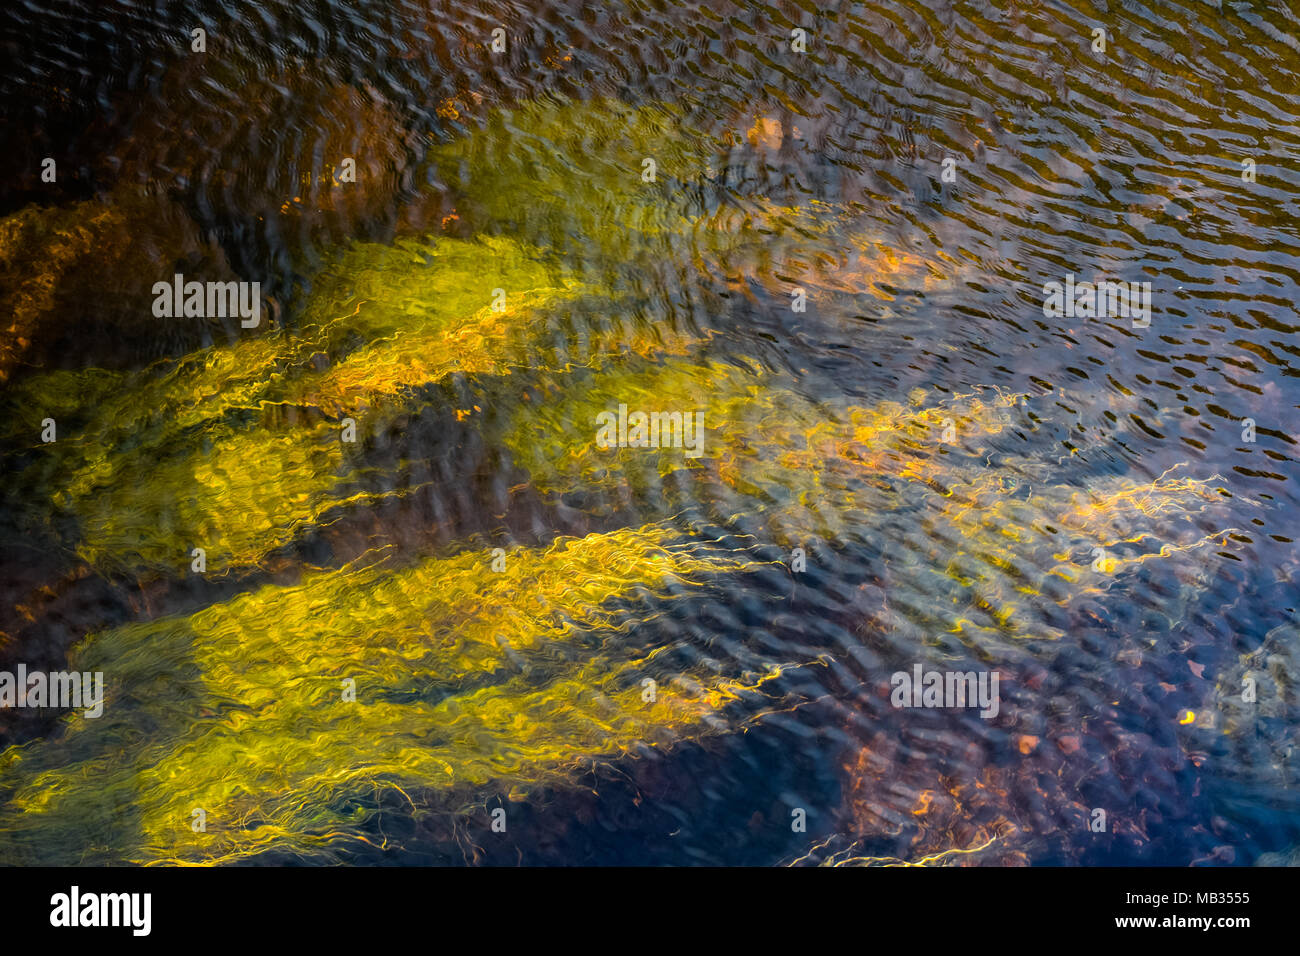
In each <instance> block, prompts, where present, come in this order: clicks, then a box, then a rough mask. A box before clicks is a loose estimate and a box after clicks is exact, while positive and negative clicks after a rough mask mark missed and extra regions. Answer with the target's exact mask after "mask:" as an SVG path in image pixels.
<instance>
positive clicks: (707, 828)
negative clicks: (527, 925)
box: [0, 2, 1300, 865]
mask: <svg viewBox="0 0 1300 956" xmlns="http://www.w3.org/2000/svg"><path fill="white" fill-rule="evenodd" d="M0 16H3V34H0V43H2V44H3V49H4V56H3V58H0V63H2V64H3V66H0V103H3V104H4V105H3V106H2V107H0V122H2V123H3V127H2V129H3V137H4V142H5V145H6V149H5V150H4V151H3V153H2V154H0V213H3V215H4V217H5V218H4V219H3V221H2V222H0V301H3V309H4V318H5V321H6V322H7V323H8V327H7V331H6V333H5V336H4V339H3V342H2V343H0V377H2V378H3V391H0V403H2V404H3V412H2V414H3V419H2V420H3V426H2V427H3V431H4V438H5V441H4V459H5V460H4V471H5V476H6V481H5V487H4V511H3V518H4V522H3V532H2V537H0V544H2V549H0V562H2V564H3V572H2V573H0V581H2V582H3V587H4V592H3V593H4V599H3V602H0V611H2V612H3V617H2V618H0V669H5V670H10V671H12V670H14V669H15V668H16V667H17V665H18V664H19V663H24V664H25V665H26V666H27V667H28V668H29V669H32V670H49V671H59V670H64V669H67V668H69V667H72V666H75V667H77V668H78V669H80V670H84V671H102V672H103V674H104V677H105V683H106V687H107V695H106V701H105V706H104V713H103V715H102V716H101V717H98V718H86V717H85V716H84V715H81V714H80V712H67V711H63V710H54V709H47V710H43V711H42V710H34V709H31V708H27V709H15V708H7V709H0V743H3V744H4V745H5V746H6V747H7V749H6V750H5V751H4V752H3V754H2V755H0V799H3V806H2V807H0V860H3V861H4V862H24V863H30V862H50V863H69V862H70V863H77V862H114V861H139V862H157V861H186V862H205V861H215V862H246V861H250V860H251V861H255V862H291V861H292V862H328V861H331V860H338V859H342V860H347V861H352V862H378V861H393V862H400V863H432V862H447V863H460V862H464V861H468V862H485V863H502V864H515V863H518V862H524V863H673V864H690V863H732V864H760V865H770V864H787V863H799V864H801V865H802V864H808V863H873V862H897V861H907V862H924V863H930V864H949V863H976V864H980V863H984V864H987V863H1030V864H1056V863H1134V862H1147V863H1160V864H1175V865H1186V864H1189V863H1195V864H1249V863H1255V862H1260V861H1263V862H1274V861H1277V860H1282V859H1292V860H1294V859H1295V853H1296V851H1295V849H1294V848H1295V846H1296V844H1297V842H1298V841H1300V833H1298V832H1297V830H1298V827H1297V823H1296V821H1297V820H1298V819H1300V816H1297V813H1296V811H1297V810H1300V802H1298V800H1297V792H1298V791H1297V785H1298V784H1300V778H1298V774H1300V769H1298V768H1297V756H1296V749H1295V748H1296V744H1297V741H1296V727H1297V718H1300V702H1298V701H1297V698H1296V680H1297V669H1296V665H1297V655H1298V654H1300V624H1298V623H1297V620H1296V603H1297V597H1296V595H1297V588H1296V583H1295V581H1296V574H1297V561H1296V553H1295V544H1294V540H1293V538H1294V537H1295V534H1294V528H1295V526H1296V525H1295V521H1294V518H1293V515H1294V509H1295V506H1296V504H1297V495H1296V490H1295V448H1296V444H1297V441H1300V424H1298V423H1297V408H1300V388H1298V387H1297V384H1296V379H1297V375H1298V374H1300V372H1298V371H1297V366H1298V363H1297V361H1296V356H1297V354H1300V351H1298V350H1300V338H1297V337H1296V336H1295V334H1294V333H1295V331H1296V318H1297V311H1296V307H1295V302H1296V291H1297V288H1296V287H1297V278H1298V277H1300V271H1298V262H1297V258H1296V252H1297V247H1298V245H1300V243H1298V242H1297V239H1296V235H1295V232H1296V230H1295V223H1296V221H1297V212H1298V211H1300V210H1298V206H1297V199H1296V194H1297V190H1296V187H1297V186H1298V185H1300V173H1297V172H1296V170H1295V160H1296V157H1297V147H1298V146H1300V127H1297V125H1296V120H1295V117H1296V115H1297V107H1298V106H1300V102H1298V101H1300V92H1298V91H1297V63H1298V62H1300V59H1298V57H1297V51H1298V48H1297V42H1298V41H1297V39H1296V37H1295V34H1296V33H1297V29H1296V28H1297V17H1296V14H1295V13H1294V11H1293V10H1292V9H1290V8H1289V7H1288V6H1287V5H1286V4H1283V3H1281V2H1240V3H1221V4H1214V3H1192V2H1184V3H1181V4H1178V3H1164V4H1143V3H1124V4H1099V5H1090V4H1082V3H1080V4H1074V5H1071V4H1065V3H1037V2H1030V3H1010V2H1008V3H1002V4H990V3H959V4H946V3H945V4H937V3H925V4H922V3H885V4H866V5H864V4H832V5H827V6H825V7H819V8H817V9H815V10H814V9H812V8H809V7H805V6H801V5H793V4H792V5H763V4H753V3H746V4H733V3H716V2H704V3H697V4H674V3H666V2H665V3H639V2H638V3H627V4H607V5H602V6H601V7H599V8H598V9H595V8H591V7H590V6H587V5H581V4H566V3H548V4H546V5H545V6H544V8H543V9H540V10H535V9H530V8H529V7H528V5H524V4H510V3H453V4H416V3H387V4H384V3H366V4H361V5H357V4H334V3H328V2H317V3H310V4H292V5H290V4H280V3H263V4H259V5H257V6H256V7H254V6H251V5H245V4H240V5H234V4H230V5H228V6H223V5H221V4H217V3H200V4H195V5H193V6H192V8H191V9H190V11H188V12H184V11H179V10H174V11H169V12H166V13H164V12H160V11H158V10H155V9H153V8H150V7H146V6H144V5H133V4H129V3H115V4H111V5H108V6H103V7H101V6H98V5H97V6H94V7H93V8H92V7H90V6H88V5H87V6H83V5H80V4H75V3H60V4H51V5H49V6H48V7H44V8H43V7H41V6H40V5H38V4H36V3H27V4H24V5H15V6H13V7H11V8H10V9H7V10H6V11H5V12H4V14H3V15H0ZM498 27H500V28H502V29H504V31H505V34H504V36H505V50H504V51H503V52H494V51H493V50H492V48H491V46H492V43H493V30H494V29H497V28H498ZM194 28H202V29H203V30H205V31H206V36H205V41H206V50H205V51H204V52H201V53H200V52H193V51H192V50H191V34H190V31H191V30H192V29H194ZM796 28H798V29H801V30H803V31H805V32H806V43H803V42H799V41H798V40H797V39H795V38H792V30H794V29H796ZM1094 28H1101V29H1103V30H1104V31H1105V41H1106V42H1105V50H1104V51H1102V50H1099V49H1097V46H1098V44H1097V42H1096V39H1095V36H1096V35H1095V34H1094ZM800 46H803V47H804V49H803V50H799V49H797V48H798V47H800ZM46 157H52V158H53V159H54V160H55V162H56V164H57V165H56V169H57V179H56V181H55V182H45V181H43V179H42V175H41V173H42V160H44V159H45V158H46ZM345 158H351V159H353V160H355V170H356V176H355V182H352V181H348V177H347V176H346V175H345V174H344V172H343V170H344V164H343V160H344V159H345ZM646 160H652V161H653V169H648V168H647V165H646ZM945 160H955V163H948V164H946V165H945ZM1246 160H1250V161H1252V162H1253V167H1252V168H1251V169H1248V168H1247V166H1248V165H1249V164H1247V163H1245V162H1244V161H1246ZM946 170H950V171H951V174H950V175H945V172H946ZM175 273H183V274H184V275H185V277H186V278H187V279H191V280H198V281H226V280H242V281H247V282H254V281H255V282H258V283H260V292H261V295H262V296H264V297H265V313H264V316H263V319H264V320H263V321H262V322H261V323H260V324H259V325H258V327H256V328H253V329H248V328H242V327H241V325H240V322H239V320H238V319H237V318H208V317H203V316H192V317H188V318H186V317H178V318H160V317H157V316H156V314H155V312H154V310H153V305H154V298H155V297H154V294H153V291H152V290H153V286H154V283H156V282H158V281H170V280H171V277H172V276H173V275H174V274H175ZM1067 276H1075V277H1077V278H1078V280H1079V281H1084V280H1085V279H1087V280H1091V279H1093V278H1094V277H1096V278H1108V279H1115V280H1124V281H1129V282H1147V283H1150V324H1149V326H1146V327H1139V326H1140V323H1134V322H1132V321H1130V320H1129V319H1128V318H1126V317H1101V318H1095V317H1083V316H1080V317H1066V316H1048V315H1047V314H1045V311H1044V307H1043V306H1044V299H1045V284H1047V283H1051V282H1058V283H1064V282H1066V278H1067ZM620 405H626V406H627V408H628V409H629V410H631V411H633V412H635V411H637V410H642V411H646V412H682V413H687V414H689V413H691V412H699V413H700V414H701V415H702V416H703V426H704V428H703V432H702V445H701V446H700V447H699V448H698V449H697V451H698V456H696V455H695V454H694V453H693V452H692V450H691V449H690V448H689V447H687V448H659V449H654V448H603V447H600V444H599V442H598V434H597V430H598V422H599V421H600V420H599V419H598V417H597V416H599V415H600V414H601V413H602V412H612V413H615V415H616V414H617V410H618V408H619V406H620ZM47 419H52V420H53V421H54V423H55V428H56V433H57V438H56V440H55V441H52V442H49V441H44V440H42V439H43V437H44V433H45V429H46V421H47ZM1244 419H1250V420H1251V423H1252V425H1251V426H1249V427H1248V426H1246V425H1244V424H1243V420H1244ZM349 421H350V422H352V423H353V425H354V426H355V429H356V441H355V442H354V443H353V442H348V441H346V440H342V436H343V435H344V434H345V431H346V429H347V427H348V422H349ZM1251 428H1253V434H1251ZM687 445H689V441H688V442H687ZM194 548H202V549H203V550H204V565H203V570H201V571H199V570H196V569H195V568H196V565H195V564H194V560H195V558H194V553H193V549H194ZM498 549H499V550H498ZM1098 549H1100V550H1098ZM918 664H919V665H922V666H923V668H925V669H926V670H936V669H937V670H941V671H957V672H967V671H975V672H981V673H984V674H986V675H987V674H989V673H992V672H996V673H997V675H998V676H999V681H1000V682H999V687H1000V692H999V696H1000V707H999V712H998V714H997V715H996V716H994V717H992V718H991V719H982V718H981V717H980V716H979V715H978V713H977V712H976V711H975V710H973V709H955V708H898V707H895V706H894V704H893V703H892V702H891V676H892V675H894V674H895V673H897V672H900V671H903V672H908V673H910V672H911V671H912V668H913V667H914V666H915V665H918ZM348 681H351V682H353V687H354V689H355V694H356V700H355V702H353V701H351V700H348V699H347V692H346V690H344V689H343V688H345V687H346V682H348ZM1247 686H1251V687H1253V688H1254V689H1255V695H1256V699H1255V700H1254V701H1253V702H1252V701H1244V700H1243V699H1242V692H1243V688H1244V687H1247ZM196 809H202V810H203V811H204V814H205V820H206V823H205V827H206V828H202V827H200V828H197V829H196V827H197V826H198V825H197V823H196V822H195V817H194V811H195V810H196ZM500 810H504V811H505V815H504V818H502V817H501V816H500V814H499V813H497V812H496V811H500ZM801 811H802V812H801ZM1099 811H1101V812H1102V814H1103V816H1104V825H1103V826H1102V827H1099V826H1098V821H1099V820H1101V819H1102V817H1099V815H1098V814H1099ZM501 819H504V820H506V821H507V824H506V829H505V832H496V831H494V830H493V823H494V822H498V823H499V822H500V820H501ZM800 823H804V824H805V825H804V826H802V827H800V826H799V825H798V824H800Z"/></svg>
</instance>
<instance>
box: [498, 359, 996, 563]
mask: <svg viewBox="0 0 1300 956" xmlns="http://www.w3.org/2000/svg"><path fill="white" fill-rule="evenodd" d="M1021 401H1022V399H1021V397H1019V396H1015V395H1005V394H1003V393H1000V392H997V391H996V390H986V392H985V393H983V394H971V395H965V396H956V397H953V398H950V399H949V401H948V402H947V403H946V404H941V403H935V404H932V405H929V406H927V405H926V404H925V397H924V394H923V393H917V394H916V395H913V396H911V397H910V399H909V402H908V403H900V402H894V401H885V402H880V403H878V404H876V405H874V406H863V405H856V404H850V403H846V402H843V401H839V402H835V403H830V402H816V401H812V400H809V399H808V398H806V397H804V396H802V395H800V394H799V393H798V392H797V391H796V390H795V389H794V387H793V386H792V385H791V384H790V383H789V382H788V381H786V380H784V379H782V378H781V377H780V376H778V375H776V374H774V373H770V372H767V371H764V370H762V369H759V368H752V367H740V366H735V365H728V364H724V363H720V362H716V361H711V360H708V359H707V358H704V357H688V358H684V359H677V358H670V359H666V360H663V361H660V362H653V361H637V360H635V359H629V360H626V361H622V362H609V363H606V365H605V366H604V367H603V368H601V369H600V370H599V371H598V372H595V373H593V374H590V375H586V376H573V377H569V378H566V379H564V380H563V381H560V382H556V383H553V384H552V385H551V386H550V387H546V386H543V387H540V388H539V389H538V390H537V394H536V395H535V396H534V397H533V400H532V401H530V402H529V403H528V404H527V405H523V404H520V405H518V406H517V407H516V411H515V414H514V416H513V420H512V421H511V423H510V424H509V425H508V426H507V428H506V429H505V430H504V432H503V434H502V435H501V438H500V441H501V443H502V444H503V445H504V446H505V447H506V448H508V449H509V450H510V452H511V453H512V456H513V460H514V462H515V464H517V465H519V466H520V467H522V468H523V469H524V470H525V471H527V472H528V474H529V478H530V481H531V482H532V484H533V485H534V486H535V487H537V488H538V489H540V490H543V491H548V492H553V493H559V494H563V493H567V492H575V491H590V490H603V491H606V492H608V493H610V494H614V495H617V494H621V493H622V492H623V490H625V489H630V490H632V491H633V492H635V493H637V494H640V495H642V496H643V497H645V498H647V499H660V498H663V497H664V496H665V495H668V496H669V499H670V505H669V506H670V507H674V506H679V505H684V504H685V503H686V502H685V500H684V499H683V500H680V501H678V500H676V499H672V497H671V494H670V491H671V489H669V487H668V484H667V483H666V482H665V480H664V479H665V478H666V476H668V475H670V474H672V473H674V472H688V473H696V474H697V475H698V476H700V477H701V480H707V481H709V482H711V483H712V484H713V485H715V486H720V487H721V488H722V489H725V490H726V494H728V495H729V496H741V497H743V498H744V499H745V500H746V502H747V503H748V505H747V506H748V507H749V508H757V509H758V510H759V511H760V512H762V513H764V514H768V515H770V516H772V518H773V521H774V523H773V525H772V527H771V529H770V530H772V531H773V532H774V533H776V531H777V528H778V527H780V526H782V525H788V526H789V527H788V528H787V532H788V533H781V534H778V537H779V538H780V539H781V540H783V541H785V540H788V538H789V535H797V534H804V535H818V536H821V537H824V538H827V539H838V538H840V537H842V535H843V534H844V533H846V531H848V530H849V528H848V527H847V526H846V521H845V520H844V519H846V518H848V516H849V515H850V514H852V515H853V517H852V519H851V520H853V521H856V520H858V516H857V512H859V511H861V510H863V509H866V508H868V507H873V506H875V504H881V505H885V504H887V502H886V501H884V500H883V499H882V500H880V501H878V502H875V501H873V500H872V499H871V498H870V497H869V493H870V482H872V481H873V480H875V479H877V478H879V477H881V476H896V477H911V478H924V477H925V476H926V475H928V474H929V473H931V472H934V473H940V474H941V473H943V471H944V468H945V465H944V463H943V460H942V458H941V456H942V455H943V454H944V448H945V445H944V437H945V434H946V432H947V429H949V428H951V429H953V439H952V440H953V446H952V447H953V448H954V449H956V448H962V449H964V450H965V451H966V452H967V453H970V454H974V453H976V452H977V451H978V450H979V448H981V447H982V445H981V442H982V441H983V440H984V439H986V438H987V437H989V436H991V435H996V434H998V433H999V432H1001V431H1002V430H1003V429H1004V428H1006V427H1007V426H1008V424H1009V423H1010V422H1011V421H1013V415H1014V412H1015V410H1016V409H1017V408H1018V407H1019V405H1020V403H1021ZM620 406H623V407H624V408H625V409H626V411H627V416H628V417H629V420H630V417H631V416H632V415H634V414H638V413H639V414H644V415H646V416H647V417H648V418H649V419H650V425H651V426H655V427H654V431H656V432H657V431H660V430H661V429H662V430H663V434H662V435H660V436H659V437H658V438H657V439H656V438H654V436H653V435H652V434H651V432H650V430H649V429H647V431H646V432H645V434H642V435H638V434H637V433H636V432H635V431H633V430H629V431H628V445H627V446H626V447H606V446H607V445H608V444H609V440H610V437H611V436H609V435H608V434H604V433H602V429H601V427H600V425H601V423H602V422H608V421H609V420H610V419H609V418H603V419H602V416H606V415H608V416H617V415H619V414H620V411H619V410H620ZM660 413H674V414H678V415H680V416H681V417H682V420H683V422H685V421H686V416H694V415H698V416H700V419H699V420H701V421H702V423H703V431H702V436H700V440H699V442H698V447H694V448H692V447H689V446H690V445H691V444H692V442H691V441H690V438H691V436H689V435H687V434H686V432H685V429H684V428H683V429H676V426H675V422H673V423H668V422H663V421H661V420H660V419H658V418H656V417H655V416H658V415H659V414H660ZM632 424H633V425H635V421H633V423H632ZM670 425H672V427H671V428H670ZM679 432H680V434H679ZM670 436H671V440H670ZM639 439H643V440H645V441H646V442H647V443H650V442H653V441H656V440H657V441H658V443H659V445H658V447H655V446H653V445H652V446H650V447H636V446H635V445H633V444H632V443H633V442H635V441H637V440H639ZM679 439H680V440H679ZM959 442H960V444H959ZM695 490H696V491H700V490H701V489H699V488H698V487H697V488H695Z"/></svg>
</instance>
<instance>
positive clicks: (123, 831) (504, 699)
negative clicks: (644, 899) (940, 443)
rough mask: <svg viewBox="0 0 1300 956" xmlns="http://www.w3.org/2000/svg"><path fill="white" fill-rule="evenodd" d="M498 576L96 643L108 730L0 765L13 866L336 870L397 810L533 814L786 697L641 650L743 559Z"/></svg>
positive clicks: (635, 552) (577, 558)
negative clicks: (330, 856)
mask: <svg viewBox="0 0 1300 956" xmlns="http://www.w3.org/2000/svg"><path fill="white" fill-rule="evenodd" d="M494 557H495V556H494V555H493V554H491V553H490V552H489V551H484V550H478V551H466V552H462V553H460V554H457V555H455V556H453V557H449V558H430V559H426V560H424V561H422V562H419V563H417V564H415V565H411V566H406V567H389V566H387V565H386V564H385V563H384V562H382V561H376V562H375V563H374V564H372V565H370V566H369V567H356V568H347V569H343V570H340V571H329V572H317V573H307V574H305V575H304V576H303V579H302V581H301V582H300V583H299V584H297V585H292V586H284V587H281V586H267V587H263V588H260V589H258V590H256V591H253V592H250V593H247V594H243V595H240V596H239V597H237V598H235V599H233V600H231V601H229V602H226V603H224V604H218V605H214V606H212V607H209V608H206V609H204V610H202V611H199V612H198V613H196V614H194V615H192V616H190V617H188V618H183V617H174V618H165V619H161V620H157V621H151V622H145V623H140V624H131V625H127V626H125V627H121V628H118V629H115V630H112V631H108V632H104V633H101V634H97V635H93V636H92V637H90V638H88V639H87V641H86V642H85V643H84V645H83V646H81V647H80V648H79V649H78V650H77V652H76V654H75V655H74V662H73V663H74V666H75V667H77V668H78V669H80V670H85V671H95V670H102V671H103V672H104V673H105V675H106V678H107V682H108V686H109V690H108V692H107V695H106V696H107V703H106V704H105V708H104V713H103V716H102V717H100V718H97V719H92V718H86V717H84V716H83V715H82V714H80V713H77V712H74V713H71V714H69V715H67V717H66V718H65V721H64V722H65V724H66V728H65V732H64V733H63V734H62V735H60V736H59V737H58V738H51V739H49V740H42V741H36V742H33V743H31V744H28V745H26V746H23V747H18V748H11V749H10V750H9V751H7V752H6V753H5V754H4V755H3V757H2V758H0V768H2V769H0V785H2V786H4V787H6V788H12V789H13V797H12V799H11V801H10V802H9V804H8V805H7V806H6V807H5V809H4V810H3V811H0V858H3V859H5V860H7V861H10V862H19V861H24V860H29V859H36V858H39V859H42V860H45V861H47V862H48V861H50V860H52V859H54V858H59V859H61V860H64V861H65V862H67V861H74V862H77V861H93V860H98V861H101V862H103V861H109V860H122V859H126V860H131V861H133V862H161V861H170V862H230V861H233V860H237V859H241V858H246V857H249V856H253V855H256V854H257V853H259V852H262V851H265V850H268V849H278V850H286V851H294V852H299V853H303V854H312V853H328V852H329V851H330V850H331V848H337V845H338V844H343V843H347V842H349V841H359V840H365V839H366V836H365V822H366V820H367V818H368V817H369V816H371V815H372V814H373V812H374V809H375V799H376V794H377V793H379V792H380V791H383V790H386V789H387V790H396V791H400V792H402V793H404V794H409V796H408V797H407V799H409V800H411V801H412V802H413V803H418V804H419V805H421V806H423V807H425V808H426V809H440V810H441V811H442V812H460V811H463V810H464V809H466V808H467V807H471V806H473V805H475V804H481V803H482V802H483V801H484V800H485V799H487V798H488V797H489V796H491V795H493V794H509V795H512V796H515V797H518V796H521V795H523V794H526V793H527V792H528V790H529V789H530V788H532V787H535V786H538V785H541V784H543V783H546V782H553V783H560V782H562V781H563V779H564V778H565V777H566V775H568V774H570V773H572V771H573V770H574V769H575V767H577V766H579V765H582V764H583V763H584V762H588V761H591V760H598V759H606V758H610V757H613V756H616V755H620V754H625V753H638V752H647V748H649V749H650V750H653V749H656V748H662V747H666V746H669V745H670V744H671V743H672V742H673V741H674V740H676V739H678V738H679V737H681V736H691V735H696V734H699V733H707V732H711V731H712V730H714V729H722V728H724V727H726V726H728V724H727V723H726V722H725V721H720V718H721V717H722V716H723V713H724V711H725V710H726V707H727V704H728V702H729V701H734V700H738V699H740V698H742V697H745V696H746V695H748V693H749V690H750V689H752V688H756V687H757V686H758V685H760V684H762V683H764V682H766V681H767V680H769V679H771V676H772V675H771V674H768V675H762V674H759V675H751V676H746V675H743V674H732V675H727V674H717V673H713V672H710V671H707V670H701V669H699V668H697V667H695V666H693V665H691V664H689V663H688V662H689V661H690V659H691V656H690V655H687V656H685V657H682V656H680V655H675V654H674V649H673V647H672V645H671V644H663V643H660V642H658V641H655V640H653V639H652V638H651V637H650V635H648V634H646V630H647V628H648V627H649V626H650V622H652V621H653V620H654V619H655V617H656V616H657V615H658V614H661V613H664V612H665V611H666V610H667V609H668V607H669V606H670V604H671V603H673V602H679V601H682V600H686V599H688V598H689V595H690V593H691V591H693V590H697V589H700V588H703V587H705V586H706V585H707V584H708V582H709V580H710V579H711V578H712V577H713V576H715V575H718V574H729V573H730V574H734V573H739V572H742V571H744V570H746V569H747V568H750V567H752V566H753V564H752V561H751V560H750V559H748V558H747V557H746V556H745V555H744V554H743V553H732V552H730V551H727V550H725V549H723V548H721V547H719V546H717V545H713V544H710V543H709V542H707V541H701V540H692V539H689V538H686V539H683V538H682V537H681V535H680V533H678V532H676V531H674V530H673V529H671V528H668V527H656V526H647V527H644V528H640V529H626V530H621V531H616V532H611V533H608V534H593V535H588V536H587V537H584V538H578V539H563V540H558V541H556V542H554V543H553V544H551V545H550V546H548V547H546V548H539V549H526V548H516V549H512V550H510V551H508V552H506V553H505V554H504V566H503V567H502V569H501V570H494V569H493V559H494ZM502 608H509V609H510V613H508V614H504V615H503V614H502V613H501V609H502ZM774 673H775V672H774ZM349 679H350V680H352V681H354V682H355V684H354V686H355V701H349V700H347V699H346V696H347V695H346V694H345V693H344V690H343V684H344V682H345V681H346V680H349ZM648 680H653V681H654V682H655V686H654V689H653V691H651V692H648V691H647V687H648V686H649V685H648V684H647V683H646V682H647V681H648ZM751 700H760V701H761V700H762V697H761V695H760V696H759V697H757V698H751ZM124 808H130V809H129V811H128V812H123V810H124ZM195 809H202V810H204V811H205V812H206V820H207V824H206V829H202V830H197V831H196V830H192V829H191V821H192V813H191V812H192V811H193V810H195Z"/></svg>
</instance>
